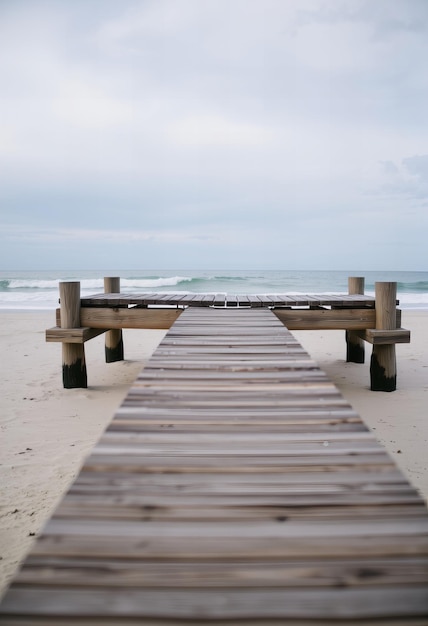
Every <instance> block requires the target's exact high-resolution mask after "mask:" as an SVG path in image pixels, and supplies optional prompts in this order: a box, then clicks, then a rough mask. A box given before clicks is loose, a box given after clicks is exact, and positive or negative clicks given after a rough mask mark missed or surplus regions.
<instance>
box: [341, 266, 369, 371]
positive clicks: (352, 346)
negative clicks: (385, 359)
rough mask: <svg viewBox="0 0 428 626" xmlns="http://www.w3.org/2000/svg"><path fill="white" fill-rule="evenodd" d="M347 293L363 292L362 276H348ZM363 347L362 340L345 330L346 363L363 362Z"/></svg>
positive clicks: (352, 332) (350, 331)
mask: <svg viewBox="0 0 428 626" xmlns="http://www.w3.org/2000/svg"><path fill="white" fill-rule="evenodd" d="M348 293H349V294H350V295H351V294H363V293H364V277H361V276H350V277H349V278H348ZM364 357H365V349H364V340H363V339H360V337H358V335H357V334H356V333H355V332H354V331H352V330H347V331H346V361H347V362H348V363H364Z"/></svg>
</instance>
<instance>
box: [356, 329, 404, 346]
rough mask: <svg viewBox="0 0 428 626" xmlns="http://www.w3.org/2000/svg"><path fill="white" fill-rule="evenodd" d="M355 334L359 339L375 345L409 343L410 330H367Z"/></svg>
mask: <svg viewBox="0 0 428 626" xmlns="http://www.w3.org/2000/svg"><path fill="white" fill-rule="evenodd" d="M357 334H358V336H359V337H361V339H364V340H365V341H368V342H369V343H372V344H377V345H388V344H391V343H410V330H406V329H405V328H395V329H393V330H380V329H377V328H367V329H366V330H365V331H357Z"/></svg>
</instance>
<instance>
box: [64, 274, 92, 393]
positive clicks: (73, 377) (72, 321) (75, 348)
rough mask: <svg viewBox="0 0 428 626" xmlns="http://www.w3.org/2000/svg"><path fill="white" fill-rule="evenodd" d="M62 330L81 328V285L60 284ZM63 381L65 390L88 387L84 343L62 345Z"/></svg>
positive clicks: (76, 283) (73, 283) (71, 283)
mask: <svg viewBox="0 0 428 626" xmlns="http://www.w3.org/2000/svg"><path fill="white" fill-rule="evenodd" d="M59 295H60V303H61V328H79V327H80V283H78V282H67V283H60V284H59ZM62 381H63V384H64V387H65V389H74V388H75V387H83V388H86V387H87V386H88V381H87V376H86V363H85V347H84V344H83V343H63V344H62Z"/></svg>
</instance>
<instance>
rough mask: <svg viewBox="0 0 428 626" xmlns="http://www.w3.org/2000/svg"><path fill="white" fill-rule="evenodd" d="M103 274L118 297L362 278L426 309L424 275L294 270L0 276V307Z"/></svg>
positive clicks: (93, 286) (35, 302) (84, 291)
mask: <svg viewBox="0 0 428 626" xmlns="http://www.w3.org/2000/svg"><path fill="white" fill-rule="evenodd" d="M104 276H119V277H120V284H121V291H122V292H123V293H129V294H134V293H148V292H156V293H158V292H162V293H166V292H170V293H217V294H221V293H227V294H242V293H247V294H298V293H329V294H343V293H347V292H348V276H364V277H365V293H366V294H369V295H374V289H375V282H376V281H388V282H389V281H393V282H396V283H397V297H398V299H399V300H400V306H401V308H403V309H428V272H408V271H406V272H400V271H379V272H376V271H369V272H363V271H355V270H354V271H352V270H348V271H338V270H337V271H322V270H314V271H297V270H275V271H272V270H269V271H268V270H251V271H249V270H247V271H243V270H237V271H233V270H232V271H224V270H219V271H216V270H211V271H208V270H205V271H195V270H170V271H165V270H142V271H137V270H96V271H95V270H94V271H91V270H76V271H53V272H49V271H34V270H32V271H15V272H13V271H3V272H0V309H15V310H25V309H26V310H32V309H54V308H55V307H57V306H58V296H59V287H58V285H59V282H61V281H79V282H80V283H81V295H82V296H89V295H91V294H95V293H102V292H103V291H104V282H103V277H104Z"/></svg>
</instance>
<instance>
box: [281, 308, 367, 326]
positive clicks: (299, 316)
mask: <svg viewBox="0 0 428 626" xmlns="http://www.w3.org/2000/svg"><path fill="white" fill-rule="evenodd" d="M273 312H274V313H275V315H276V316H277V317H278V319H279V320H281V322H282V323H283V324H284V326H286V327H287V328H288V329H289V330H336V329H338V330H364V329H365V328H370V327H373V326H374V325H375V321H376V313H375V311H374V309H332V310H330V309H327V310H321V309H316V310H308V309H273Z"/></svg>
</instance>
